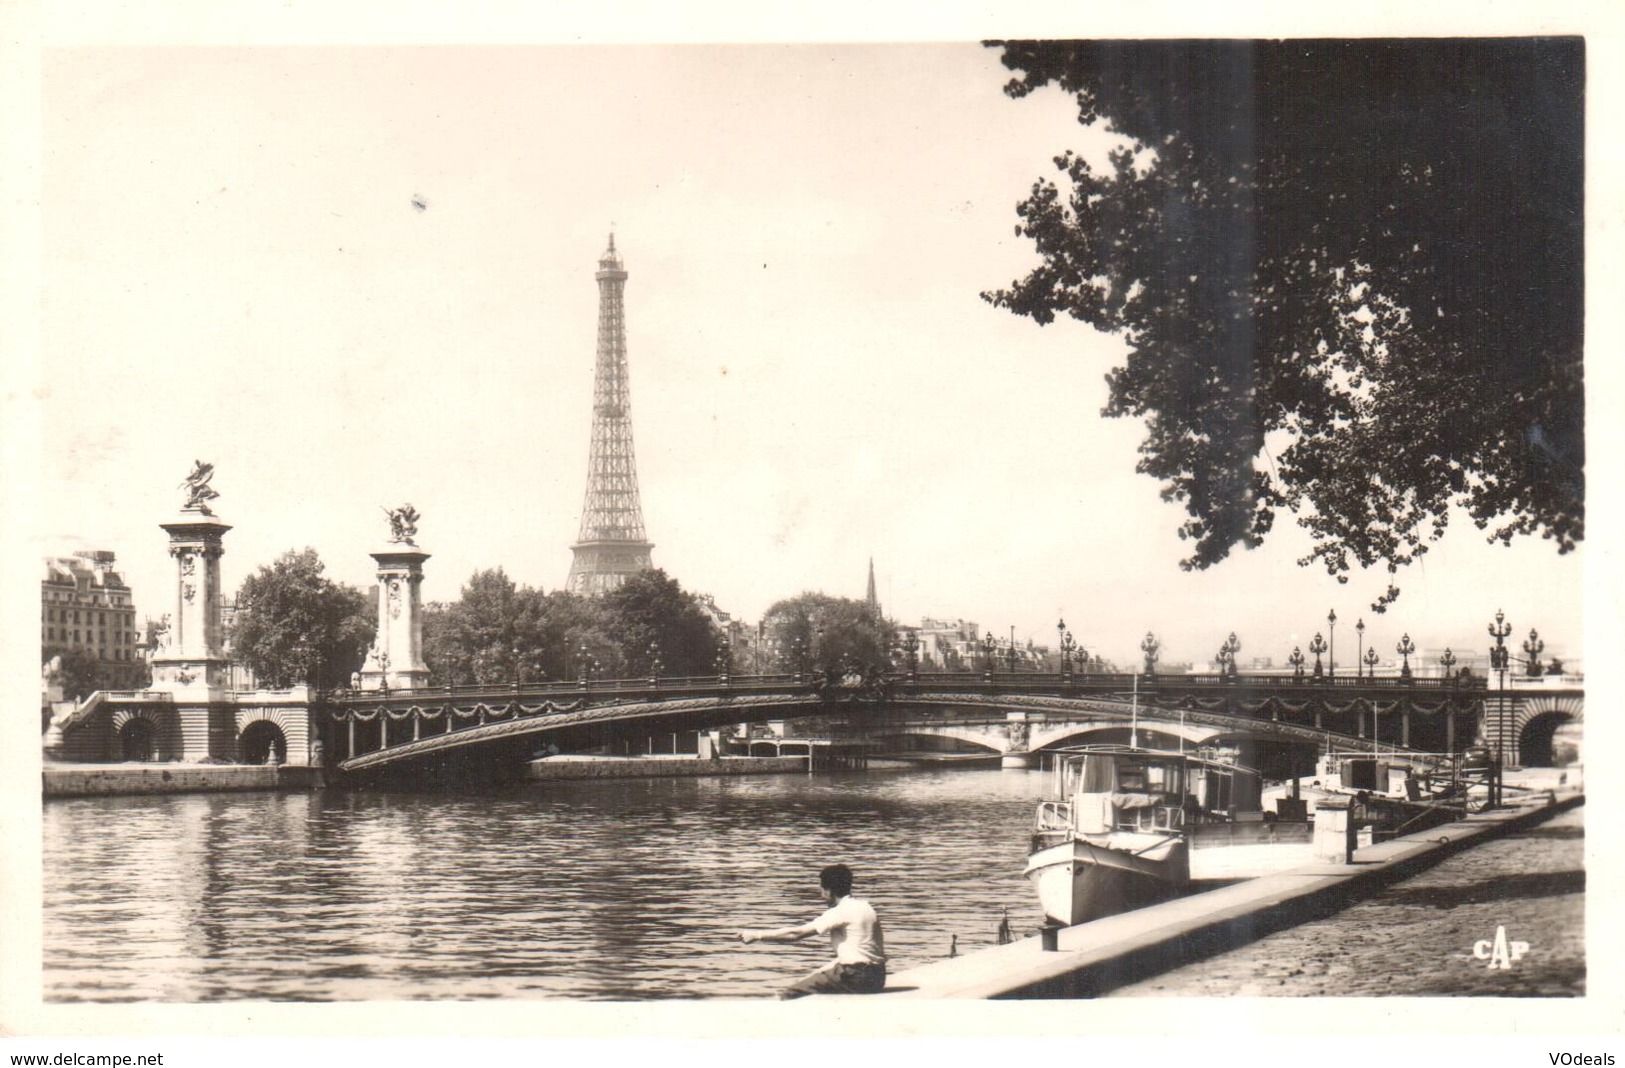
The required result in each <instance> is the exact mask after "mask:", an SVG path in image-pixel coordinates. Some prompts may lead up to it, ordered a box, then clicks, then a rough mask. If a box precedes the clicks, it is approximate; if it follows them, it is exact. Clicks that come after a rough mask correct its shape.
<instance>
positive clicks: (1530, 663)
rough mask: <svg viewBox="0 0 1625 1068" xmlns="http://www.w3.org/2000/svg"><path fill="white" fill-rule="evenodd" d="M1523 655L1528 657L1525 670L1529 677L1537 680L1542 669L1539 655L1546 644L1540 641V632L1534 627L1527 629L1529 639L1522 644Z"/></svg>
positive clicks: (1543, 650) (1544, 649)
mask: <svg viewBox="0 0 1625 1068" xmlns="http://www.w3.org/2000/svg"><path fill="white" fill-rule="evenodd" d="M1523 651H1524V655H1525V656H1527V657H1528V660H1527V662H1526V663H1527V668H1526V670H1527V671H1528V674H1529V677H1530V678H1532V679H1535V678H1539V677H1540V675H1541V673H1542V671H1543V669H1542V667H1541V664H1540V654H1541V653H1544V652H1545V651H1546V643H1545V642H1543V641H1541V640H1540V632H1539V631H1537V630H1535V628H1534V627H1530V628H1529V638H1528V640H1526V641H1525V642H1524V643H1523Z"/></svg>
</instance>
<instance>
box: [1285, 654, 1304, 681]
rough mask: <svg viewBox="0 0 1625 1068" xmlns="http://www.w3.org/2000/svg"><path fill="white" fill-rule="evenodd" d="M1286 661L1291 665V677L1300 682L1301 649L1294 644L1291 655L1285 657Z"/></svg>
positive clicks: (1301, 672) (1301, 673) (1301, 674)
mask: <svg viewBox="0 0 1625 1068" xmlns="http://www.w3.org/2000/svg"><path fill="white" fill-rule="evenodd" d="M1286 662H1287V663H1289V664H1291V665H1292V678H1293V679H1294V680H1296V681H1298V682H1302V681H1303V650H1302V649H1299V648H1298V647H1297V646H1296V645H1294V646H1293V647H1292V655H1291V656H1289V657H1287V658H1286Z"/></svg>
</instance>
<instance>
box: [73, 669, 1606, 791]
mask: <svg viewBox="0 0 1625 1068" xmlns="http://www.w3.org/2000/svg"><path fill="white" fill-rule="evenodd" d="M1583 718H1584V688H1583V682H1582V681H1581V680H1577V679H1565V678H1563V677H1561V676H1558V677H1548V678H1544V679H1536V680H1526V681H1522V682H1520V683H1519V684H1516V685H1513V686H1510V687H1508V688H1505V689H1502V688H1500V687H1494V688H1492V687H1490V686H1488V685H1486V682H1485V680H1484V679H1482V678H1467V679H1437V678H1427V679H1424V678H1410V679H1406V678H1398V677H1379V678H1355V677H1341V676H1340V677H1337V678H1335V679H1333V678H1313V677H1293V676H1290V675H1285V676H1283V675H1276V674H1259V675H1253V674H1240V675H1237V676H1232V677H1225V676H1217V675H1147V674H1141V675H1130V674H1081V673H1079V674H1041V673H1027V672H1016V673H1006V672H996V673H986V672H983V673H979V674H977V673H961V674H954V673H941V674H938V673H927V672H918V673H898V674H888V675H873V676H869V677H859V676H847V677H845V678H839V677H834V676H818V677H812V676H801V675H749V676H733V677H729V676H725V675H724V676H716V677H708V678H680V679H664V678H657V679H647V678H645V679H623V680H610V681H602V680H590V681H586V682H580V681H578V682H553V683H539V684H538V683H532V684H525V685H508V686H484V687H455V688H424V687H417V688H411V689H399V688H396V689H372V690H345V691H332V692H326V693H317V692H314V691H312V690H310V689H308V688H305V687H297V688H295V689H293V690H288V691H256V692H252V693H246V692H245V693H226V694H217V693H212V692H211V693H209V694H208V695H206V696H201V697H199V698H197V699H191V698H189V697H188V696H187V695H186V694H185V693H184V692H181V693H176V692H171V691H164V690H147V691H122V692H101V693H98V694H96V695H93V696H92V697H91V698H90V699H88V700H86V701H84V702H82V703H80V704H78V705H77V707H75V708H72V709H71V710H64V711H63V713H62V714H60V715H58V716H56V717H54V718H53V719H52V721H51V722H50V724H49V727H48V730H47V732H46V738H45V742H46V750H47V754H48V755H50V756H51V757H52V758H53V759H59V760H70V761H90V762H103V761H117V760H141V761H154V760H156V761H189V762H196V761H199V760H203V761H215V762H233V763H263V762H266V761H268V760H276V761H278V762H286V763H290V764H300V765H303V764H313V765H323V766H326V767H327V768H329V769H330V770H331V771H332V772H333V773H334V774H335V776H336V777H337V778H339V779H341V780H346V779H347V780H354V781H368V780H394V781H402V782H421V781H435V780H440V779H445V780H453V779H455V780H459V781H460V780H464V779H475V780H479V779H486V778H492V777H495V778H499V779H500V778H504V777H508V776H512V775H517V774H521V773H522V770H523V767H524V765H525V763H526V762H527V761H528V760H530V759H531V758H532V757H533V756H534V755H535V754H536V753H537V752H538V751H543V752H546V751H551V750H552V749H555V748H556V749H558V750H560V751H565V752H609V753H628V752H676V751H679V749H681V748H684V743H693V742H694V740H695V737H696V734H697V732H703V731H719V732H722V733H724V734H728V735H729V736H730V737H731V736H732V734H731V732H732V731H734V730H735V729H736V728H738V727H740V726H745V727H747V728H748V727H749V726H750V725H757V724H768V723H773V724H785V725H786V726H785V727H784V728H781V729H783V730H786V731H787V732H788V733H797V732H799V733H802V734H803V735H807V736H822V737H826V738H828V739H830V740H832V741H841V742H846V743H852V744H857V745H862V746H864V747H865V749H866V751H868V752H870V753H871V754H875V755H886V754H893V755H895V754H915V755H919V754H922V753H923V754H930V755H944V754H949V753H958V754H982V755H986V756H989V757H998V758H1001V759H1002V760H1003V761H1004V762H1005V763H1007V764H1013V765H1015V766H1032V765H1034V764H1041V763H1042V762H1043V760H1044V757H1045V754H1046V753H1049V752H1052V751H1053V750H1055V749H1057V748H1059V747H1062V746H1066V745H1072V744H1079V743H1083V742H1121V741H1128V740H1129V739H1130V738H1131V737H1137V738H1138V739H1139V740H1140V741H1141V742H1142V743H1144V744H1155V745H1174V744H1177V743H1178V742H1179V741H1180V740H1184V742H1186V743H1188V744H1194V745H1230V746H1234V747H1235V748H1237V749H1238V750H1239V751H1240V752H1241V753H1242V754H1243V757H1244V759H1245V760H1247V761H1248V762H1250V763H1253V764H1255V765H1256V766H1258V767H1260V769H1261V770H1263V771H1264V772H1265V773H1266V774H1268V775H1271V776H1272V777H1286V776H1287V775H1289V774H1293V773H1296V772H1298V771H1301V770H1303V769H1306V768H1307V767H1308V766H1310V765H1311V764H1312V762H1313V759H1314V757H1315V756H1316V755H1318V754H1323V753H1325V752H1327V751H1328V750H1332V749H1336V750H1339V751H1350V750H1355V751H1371V750H1386V751H1394V750H1398V751H1403V750H1413V751H1414V750H1420V751H1428V752H1458V751H1460V750H1461V749H1463V748H1465V747H1467V746H1468V745H1470V744H1472V743H1473V742H1475V741H1482V742H1484V743H1486V744H1488V745H1489V746H1490V747H1491V748H1492V749H1495V748H1498V747H1499V748H1500V750H1501V751H1503V752H1504V753H1505V754H1506V756H1507V759H1508V760H1509V762H1511V763H1515V764H1516V763H1528V764H1546V763H1550V762H1551V755H1552V741H1553V736H1554V734H1555V732H1556V731H1557V729H1558V728H1559V727H1560V726H1562V725H1563V724H1565V723H1570V722H1577V721H1581V720H1583ZM757 729H758V730H760V729H761V728H757ZM692 748H693V745H692V744H689V745H688V747H687V748H686V749H685V751H692Z"/></svg>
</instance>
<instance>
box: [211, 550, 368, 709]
mask: <svg viewBox="0 0 1625 1068" xmlns="http://www.w3.org/2000/svg"><path fill="white" fill-rule="evenodd" d="M323 570H324V568H323V565H322V561H321V557H319V556H317V555H316V550H315V549H308V548H307V549H304V550H301V551H298V552H294V551H289V552H286V553H284V554H282V556H280V557H278V558H277V560H276V561H275V562H274V563H272V564H270V565H268V566H265V567H262V568H260V569H259V571H258V572H256V573H255V574H252V575H250V576H248V578H246V579H244V580H243V584H242V586H241V587H240V588H239V589H238V591H237V614H236V616H235V618H234V619H233V620H232V624H231V635H230V636H231V644H232V650H233V655H235V656H236V658H237V659H238V660H239V661H241V662H242V663H243V664H245V665H246V666H247V667H248V669H249V670H250V671H252V672H253V673H254V677H255V678H256V679H258V680H259V683H260V685H262V686H267V687H270V688H272V689H279V688H282V687H285V686H292V685H297V684H299V683H305V682H310V683H314V684H316V685H318V686H339V685H342V684H344V683H345V682H347V681H348V680H349V678H350V676H351V675H352V674H354V673H355V672H356V671H359V670H360V669H361V663H362V661H363V660H364V659H365V658H366V655H367V649H368V648H369V647H370V646H371V645H372V638H373V632H374V631H375V630H376V629H377V618H376V610H377V603H376V600H375V597H376V595H375V594H368V593H365V592H363V591H362V590H360V589H358V588H356V587H354V586H346V585H343V584H341V583H337V582H334V581H333V580H332V579H330V578H328V577H327V576H326V575H324V574H323V573H322V572H323Z"/></svg>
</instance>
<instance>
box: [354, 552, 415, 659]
mask: <svg viewBox="0 0 1625 1068" xmlns="http://www.w3.org/2000/svg"><path fill="white" fill-rule="evenodd" d="M371 555H372V558H373V559H374V560H376V561H378V634H377V637H375V638H374V639H373V642H372V649H371V650H370V651H368V653H367V663H366V665H365V666H364V667H363V668H362V669H361V688H362V689H365V690H380V689H386V688H387V689H391V690H396V689H401V690H413V689H417V688H418V687H420V686H423V685H425V684H426V683H427V682H428V680H429V668H428V666H427V665H425V664H424V662H423V593H422V587H423V561H425V560H427V559H429V554H428V553H426V552H424V551H422V550H421V549H419V548H418V547H417V546H416V545H415V544H413V543H412V542H411V541H401V542H399V543H395V544H392V545H390V546H389V547H387V548H385V549H381V550H379V551H378V552H375V553H372V554H371Z"/></svg>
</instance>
